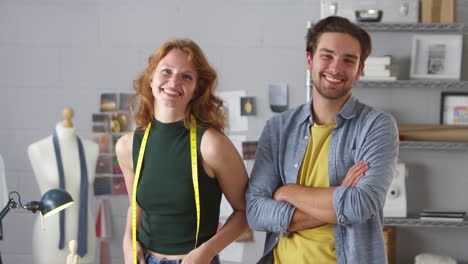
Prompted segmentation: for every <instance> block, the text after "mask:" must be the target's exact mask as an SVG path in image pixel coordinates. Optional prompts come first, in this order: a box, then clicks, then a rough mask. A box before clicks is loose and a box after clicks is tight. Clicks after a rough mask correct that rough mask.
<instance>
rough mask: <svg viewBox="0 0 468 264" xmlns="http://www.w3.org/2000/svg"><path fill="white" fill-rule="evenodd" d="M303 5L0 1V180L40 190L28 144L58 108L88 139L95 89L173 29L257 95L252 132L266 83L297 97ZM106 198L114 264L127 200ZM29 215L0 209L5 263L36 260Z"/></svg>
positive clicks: (129, 69)
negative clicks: (1, 176) (0, 174)
mask: <svg viewBox="0 0 468 264" xmlns="http://www.w3.org/2000/svg"><path fill="white" fill-rule="evenodd" d="M304 5H305V3H304V2H303V1H294V0H274V1H266V0H264V1H262V0H237V1H229V0H221V1H220V0H203V1H191V0H176V1H155V0H139V1H129V0H128V1H127V0H112V1H110V0H75V1H58V0H1V1H0V113H2V114H1V115H0V153H2V155H3V157H4V159H5V165H6V176H7V181H8V187H9V188H10V190H16V191H18V192H19V193H21V195H22V200H23V201H31V200H37V199H39V198H40V194H39V190H38V187H37V183H36V182H35V179H34V177H33V172H32V169H31V166H30V164H29V161H28V158H27V152H26V150H27V147H28V145H29V144H31V143H33V142H35V141H37V140H39V139H42V138H44V137H46V136H48V135H50V134H51V133H52V130H53V128H54V126H55V124H56V123H58V122H59V121H60V120H61V119H62V117H61V112H62V110H63V108H64V107H72V108H73V109H74V110H75V117H74V119H73V122H74V124H75V127H76V128H77V131H78V133H79V134H80V135H81V136H82V137H85V138H90V137H91V136H92V133H91V115H92V113H95V112H98V111H99V95H100V94H101V93H102V92H131V91H132V79H133V78H134V77H135V76H136V75H137V73H139V72H140V71H142V70H143V68H144V66H145V65H146V61H147V57H148V55H149V54H150V53H151V52H152V51H153V50H154V49H156V48H157V47H159V46H160V45H161V44H162V43H163V42H164V41H165V40H167V39H168V38H171V37H189V38H192V39H193V40H195V41H196V42H198V44H199V45H200V46H201V47H202V48H203V50H204V51H205V53H206V55H207V56H208V58H209V60H210V62H211V63H212V64H213V65H214V67H215V68H216V69H217V70H218V72H219V77H220V78H219V86H218V87H219V89H220V90H247V91H248V95H250V96H256V97H257V106H258V112H259V113H258V116H257V117H251V118H250V120H249V125H250V127H249V128H250V130H249V132H248V137H249V138H250V139H257V137H258V135H259V133H260V131H261V129H262V128H263V125H264V123H265V121H266V120H267V119H268V118H269V117H270V116H271V115H272V113H271V111H270V110H269V108H268V106H267V103H268V101H267V85H268V84H269V83H270V82H286V83H288V84H289V86H290V87H289V89H290V100H289V103H290V105H297V104H299V103H302V102H303V101H305V91H304V88H303V87H304V70H303V69H304V65H305V63H304V56H303V54H304V44H303V42H304V41H303V39H304V35H305V27H306V22H305V21H306V19H305V18H304ZM316 14H317V13H316ZM110 198H111V199H112V200H111V206H112V212H113V214H114V238H113V239H112V241H111V248H110V251H111V257H112V263H123V261H122V253H121V237H122V234H123V230H124V222H125V214H126V208H127V206H128V199H127V197H126V196H112V197H110ZM96 199H99V197H97V198H96ZM96 199H93V205H94V208H95V211H96V210H97V209H96V208H97V200H96ZM35 217H39V216H38V215H32V214H31V213H29V212H22V211H20V210H14V211H11V212H10V213H9V214H8V215H7V216H6V217H5V218H4V221H3V229H4V235H5V240H4V241H0V251H1V254H2V258H3V261H4V263H24V264H30V263H34V261H33V259H32V255H31V252H32V246H31V239H30V237H29V234H30V233H31V226H32V223H33V220H34V218H35ZM262 237H263V236H260V238H262ZM262 246H263V241H260V242H258V243H257V244H256V246H254V247H252V246H249V250H250V251H253V253H252V254H254V255H255V253H256V252H258V253H257V254H260V251H261V250H262ZM248 255H251V254H248ZM247 258H248V256H247ZM254 258H256V257H254ZM254 261H255V260H251V261H250V263H253V262H254ZM246 262H249V260H246Z"/></svg>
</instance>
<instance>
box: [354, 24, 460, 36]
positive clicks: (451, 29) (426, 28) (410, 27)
mask: <svg viewBox="0 0 468 264" xmlns="http://www.w3.org/2000/svg"><path fill="white" fill-rule="evenodd" d="M358 25H360V26H361V27H363V28H364V29H365V30H367V31H373V32H419V33H436V32H439V33H452V34H453V33H460V34H463V33H464V27H465V25H464V24H463V23H453V24H442V23H379V22H374V23H370V22H367V23H358Z"/></svg>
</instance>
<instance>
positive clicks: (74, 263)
mask: <svg viewBox="0 0 468 264" xmlns="http://www.w3.org/2000/svg"><path fill="white" fill-rule="evenodd" d="M68 247H69V248H70V254H68V257H67V264H78V263H79V262H80V256H78V254H77V253H76V250H77V249H78V244H77V243H76V240H70V243H68Z"/></svg>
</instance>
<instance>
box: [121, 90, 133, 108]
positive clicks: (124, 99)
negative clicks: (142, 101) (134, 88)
mask: <svg viewBox="0 0 468 264" xmlns="http://www.w3.org/2000/svg"><path fill="white" fill-rule="evenodd" d="M132 97H133V94H131V93H121V94H120V97H119V110H121V111H130V100H131V99H132Z"/></svg>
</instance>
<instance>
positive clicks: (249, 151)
mask: <svg viewBox="0 0 468 264" xmlns="http://www.w3.org/2000/svg"><path fill="white" fill-rule="evenodd" d="M257 145H258V141H244V142H242V158H243V159H244V160H254V159H255V152H257Z"/></svg>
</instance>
